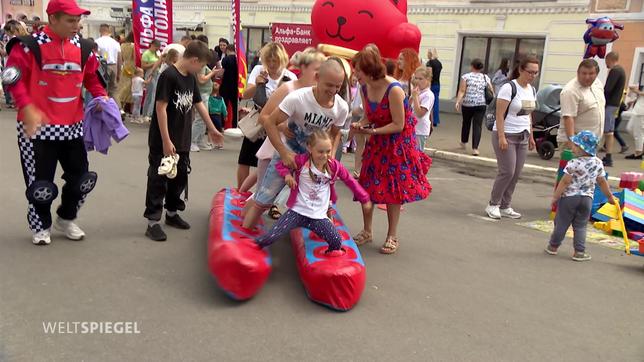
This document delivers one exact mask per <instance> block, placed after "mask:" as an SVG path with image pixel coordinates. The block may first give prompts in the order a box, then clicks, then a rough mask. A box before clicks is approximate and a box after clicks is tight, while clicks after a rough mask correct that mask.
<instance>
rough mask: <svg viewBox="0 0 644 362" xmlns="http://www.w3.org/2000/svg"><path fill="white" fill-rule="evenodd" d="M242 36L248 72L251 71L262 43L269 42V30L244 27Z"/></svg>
mask: <svg viewBox="0 0 644 362" xmlns="http://www.w3.org/2000/svg"><path fill="white" fill-rule="evenodd" d="M242 34H243V37H244V42H245V45H246V61H247V62H248V72H249V73H250V71H252V70H253V69H252V65H253V61H254V60H255V58H256V57H257V54H258V53H259V50H260V49H261V48H262V45H263V44H264V43H267V42H269V41H271V30H270V29H269V28H268V27H250V26H249V27H244V28H242Z"/></svg>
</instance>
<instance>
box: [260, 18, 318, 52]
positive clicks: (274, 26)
mask: <svg viewBox="0 0 644 362" xmlns="http://www.w3.org/2000/svg"><path fill="white" fill-rule="evenodd" d="M271 38H272V40H273V41H274V42H276V43H282V45H284V48H286V52H287V53H288V54H289V55H293V53H295V52H297V51H298V50H300V51H301V50H304V49H306V48H308V47H315V46H317V44H314V43H313V27H312V26H311V24H290V23H271Z"/></svg>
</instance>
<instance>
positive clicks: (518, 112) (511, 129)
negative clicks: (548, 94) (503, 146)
mask: <svg viewBox="0 0 644 362" xmlns="http://www.w3.org/2000/svg"><path fill="white" fill-rule="evenodd" d="M512 82H514V85H515V86H516V88H517V94H516V96H514V99H512V102H510V104H509V105H508V116H507V117H505V123H504V125H503V127H504V131H505V133H521V132H523V131H528V132H530V131H531V129H532V119H531V118H530V115H531V114H532V112H533V111H534V109H535V107H536V105H537V99H536V98H535V92H534V89H533V88H532V86H531V85H530V84H528V88H523V87H521V86H520V85H519V83H517V81H516V80H512ZM497 97H498V98H499V99H503V100H506V101H510V99H511V98H512V86H511V85H510V83H506V84H504V85H502V86H501V89H499V94H498V95H497ZM492 130H493V131H496V130H497V129H496V123H494V128H493V129H492Z"/></svg>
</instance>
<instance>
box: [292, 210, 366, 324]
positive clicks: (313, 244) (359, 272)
mask: <svg viewBox="0 0 644 362" xmlns="http://www.w3.org/2000/svg"><path fill="white" fill-rule="evenodd" d="M334 221H335V225H336V228H337V229H338V231H339V232H340V235H342V239H343V241H342V248H343V251H336V252H334V255H328V254H325V253H324V252H325V251H326V250H327V248H328V244H327V243H326V241H324V240H323V239H322V238H320V237H319V236H317V235H316V234H315V233H313V232H311V231H310V230H307V229H304V228H299V229H295V230H293V231H291V245H292V246H293V251H294V252H295V258H296V263H297V269H298V271H299V273H300V279H301V280H302V284H304V289H305V290H306V294H307V295H308V297H309V298H310V299H311V300H312V301H314V302H316V303H319V304H322V305H324V306H326V307H329V308H331V309H335V310H339V311H347V310H349V309H351V308H353V307H354V306H355V305H356V303H358V301H359V300H360V296H361V295H362V291H363V290H364V286H365V281H366V278H367V274H366V271H365V264H364V261H363V260H362V256H361V255H360V251H359V250H358V246H357V245H356V243H355V241H353V238H352V237H351V236H350V235H349V229H348V228H347V227H346V225H344V222H343V221H342V219H341V218H340V216H339V215H338V213H337V211H336V212H335V215H334Z"/></svg>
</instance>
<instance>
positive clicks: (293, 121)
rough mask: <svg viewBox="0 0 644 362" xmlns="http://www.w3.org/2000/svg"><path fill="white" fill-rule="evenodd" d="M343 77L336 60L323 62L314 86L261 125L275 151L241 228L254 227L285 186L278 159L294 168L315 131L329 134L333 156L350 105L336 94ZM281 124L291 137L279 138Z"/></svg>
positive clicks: (286, 101) (293, 95)
mask: <svg viewBox="0 0 644 362" xmlns="http://www.w3.org/2000/svg"><path fill="white" fill-rule="evenodd" d="M344 77H345V73H344V69H343V68H342V66H340V64H339V63H338V62H337V61H335V60H327V61H325V62H324V63H322V65H321V66H320V70H319V72H318V75H317V85H316V86H314V87H307V88H300V89H298V90H296V91H294V92H292V93H290V94H289V95H288V96H286V98H284V100H282V103H280V105H279V107H278V108H276V109H275V110H274V111H273V113H271V115H270V117H269V119H268V120H267V121H266V122H264V128H265V129H266V134H267V135H268V138H269V139H270V141H271V143H272V144H273V146H275V149H276V150H277V152H276V154H275V155H274V156H273V159H272V160H271V163H270V165H269V166H268V169H267V170H266V174H265V176H264V179H263V180H262V182H261V184H260V185H259V186H258V188H257V193H256V194H255V196H254V203H253V205H252V206H253V207H250V208H248V210H247V213H246V217H245V218H244V227H246V228H252V227H254V226H255V225H256V224H257V222H258V221H259V218H260V217H261V216H262V213H263V212H264V211H265V210H267V209H268V208H269V207H270V206H271V205H272V204H273V202H274V201H275V198H276V197H277V194H278V193H279V192H280V191H281V190H282V189H283V188H284V186H285V185H286V183H285V182H284V179H283V178H282V177H281V176H280V175H279V173H277V171H276V169H275V165H276V164H277V163H278V162H279V161H280V160H281V161H282V162H283V163H284V164H285V165H286V166H288V167H289V168H291V169H294V168H295V155H296V154H301V153H305V152H307V151H306V142H307V139H308V137H309V136H310V135H311V134H312V133H313V132H314V131H316V130H318V129H323V130H326V131H329V134H330V135H331V138H332V139H333V150H332V152H331V154H332V155H334V154H335V151H336V148H337V147H338V144H339V142H340V127H341V126H342V125H343V124H344V122H345V121H346V119H347V116H348V115H349V105H348V104H347V102H345V101H344V99H342V97H340V96H339V95H338V92H339V91H340V89H341V88H342V83H343V82H344ZM283 122H287V124H288V128H289V129H290V130H291V132H292V133H293V135H294V137H293V138H290V139H288V140H286V139H285V138H284V139H282V138H281V137H280V132H279V130H278V129H277V126H278V125H279V124H280V123H283Z"/></svg>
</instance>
